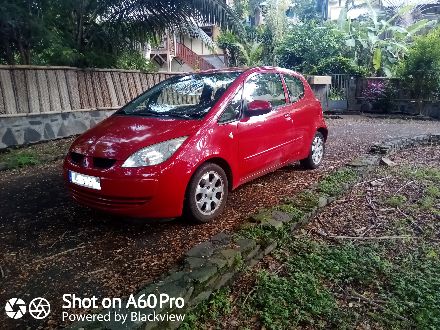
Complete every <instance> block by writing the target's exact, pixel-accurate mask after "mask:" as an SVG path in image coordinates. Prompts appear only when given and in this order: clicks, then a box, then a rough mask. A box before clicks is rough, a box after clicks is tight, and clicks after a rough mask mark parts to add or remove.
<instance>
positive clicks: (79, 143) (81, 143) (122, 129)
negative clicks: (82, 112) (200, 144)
mask: <svg viewBox="0 0 440 330" xmlns="http://www.w3.org/2000/svg"><path fill="white" fill-rule="evenodd" d="M201 124H202V121H200V120H178V119H163V118H157V117H140V116H126V115H123V116H119V115H116V116H111V117H109V118H107V119H106V120H104V121H102V122H101V123H100V124H98V125H96V126H95V127H93V128H91V129H90V130H88V131H86V132H85V133H84V134H82V135H81V136H79V137H78V138H77V139H76V141H75V142H74V143H73V145H72V148H71V151H74V152H77V153H80V154H83V155H87V156H93V157H102V158H111V159H117V160H125V159H127V158H128V157H129V156H130V155H131V154H133V153H134V152H136V151H138V150H139V149H141V148H143V147H146V146H149V145H152V144H155V143H159V142H162V141H166V140H170V139H174V138H178V137H181V136H189V135H192V134H194V133H195V132H196V131H197V129H198V128H199V127H200V126H201Z"/></svg>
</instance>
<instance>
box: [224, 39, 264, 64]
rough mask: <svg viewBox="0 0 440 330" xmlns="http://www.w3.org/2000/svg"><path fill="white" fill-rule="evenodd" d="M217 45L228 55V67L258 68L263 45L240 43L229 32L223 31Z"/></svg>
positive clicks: (250, 42)
mask: <svg viewBox="0 0 440 330" xmlns="http://www.w3.org/2000/svg"><path fill="white" fill-rule="evenodd" d="M217 45H218V47H219V48H221V49H223V50H224V51H225V52H226V53H227V54H228V62H229V63H228V64H229V66H232V67H235V66H240V65H244V66H258V65H260V64H261V60H262V54H263V45H262V44H261V43H260V42H257V41H242V40H240V38H239V37H238V36H237V35H236V34H234V33H233V32H230V31H223V32H222V33H221V34H220V36H219V37H218V38H217Z"/></svg>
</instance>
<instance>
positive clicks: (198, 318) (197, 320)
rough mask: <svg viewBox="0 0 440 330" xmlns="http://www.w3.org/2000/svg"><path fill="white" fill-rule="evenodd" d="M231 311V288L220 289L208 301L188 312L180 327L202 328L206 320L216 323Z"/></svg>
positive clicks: (188, 329)
mask: <svg viewBox="0 0 440 330" xmlns="http://www.w3.org/2000/svg"><path fill="white" fill-rule="evenodd" d="M230 311H231V301H230V299H229V290H227V289H220V290H219V291H217V292H216V293H214V294H213V295H212V296H211V298H210V299H209V301H208V302H207V303H205V302H204V303H201V304H199V305H197V308H196V309H194V310H192V311H191V312H190V313H187V314H186V316H185V321H184V322H183V323H182V324H181V325H180V327H179V329H183V330H190V329H200V328H201V325H203V324H204V323H206V322H211V323H214V324H216V323H217V321H218V319H219V318H220V316H222V315H227V314H229V313H230Z"/></svg>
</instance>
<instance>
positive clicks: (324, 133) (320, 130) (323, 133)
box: [316, 127, 328, 142]
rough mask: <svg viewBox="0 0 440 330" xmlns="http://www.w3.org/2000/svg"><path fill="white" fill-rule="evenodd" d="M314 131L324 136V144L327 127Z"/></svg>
mask: <svg viewBox="0 0 440 330" xmlns="http://www.w3.org/2000/svg"><path fill="white" fill-rule="evenodd" d="M316 131H317V132H319V133H321V134H322V135H323V136H324V142H326V141H327V136H328V129H327V127H319V128H318V129H317V130H316Z"/></svg>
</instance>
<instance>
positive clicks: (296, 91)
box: [284, 76, 304, 103]
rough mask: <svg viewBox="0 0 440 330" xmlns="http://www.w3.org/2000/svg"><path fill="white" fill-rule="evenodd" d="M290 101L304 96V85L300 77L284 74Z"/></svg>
mask: <svg viewBox="0 0 440 330" xmlns="http://www.w3.org/2000/svg"><path fill="white" fill-rule="evenodd" d="M284 82H285V83H286V86H287V90H288V92H289V99H290V102H292V103H293V102H296V101H298V100H300V99H302V97H303V96H304V85H303V82H302V81H301V79H299V78H297V77H294V76H284Z"/></svg>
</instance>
